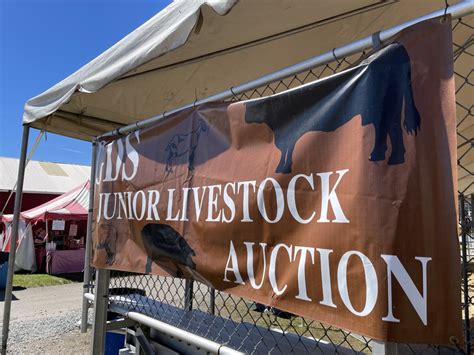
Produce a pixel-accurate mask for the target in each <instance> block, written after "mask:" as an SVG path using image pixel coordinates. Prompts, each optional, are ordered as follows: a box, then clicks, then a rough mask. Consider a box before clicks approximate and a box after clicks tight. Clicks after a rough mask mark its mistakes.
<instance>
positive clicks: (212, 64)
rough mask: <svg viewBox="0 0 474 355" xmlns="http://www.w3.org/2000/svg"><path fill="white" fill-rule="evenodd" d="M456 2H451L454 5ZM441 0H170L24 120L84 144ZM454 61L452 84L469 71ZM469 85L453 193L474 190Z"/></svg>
mask: <svg viewBox="0 0 474 355" xmlns="http://www.w3.org/2000/svg"><path fill="white" fill-rule="evenodd" d="M459 2H461V1H459V0H458V1H451V2H450V5H451V6H452V5H455V4H457V3H459ZM444 8H445V2H444V0H433V1H383V0H339V1H332V0H318V1H314V0H300V1H293V0H283V1H270V0H240V1H237V0H178V1H174V2H173V3H172V4H170V5H169V6H168V7H167V8H165V9H164V10H163V11H161V12H160V13H158V14H157V15H155V16H154V17H152V18H151V19H150V20H149V21H147V22H146V23H145V24H143V25H142V26H140V27H139V28H138V29H136V30H135V31H133V32H132V33H130V34H129V35H128V36H126V37H125V38H123V39H122V40H121V41H119V42H118V43H117V44H115V45H114V46H112V47H111V48H110V49H108V50H107V51H105V52H104V53H103V54H101V55H99V56H98V57H97V58H96V59H94V60H92V61H91V62H90V63H88V64H86V65H85V66H84V67H82V68H81V69H79V70H78V71H76V72H75V73H74V74H72V75H71V76H69V77H67V78H66V79H64V80H63V81H61V82H60V83H58V84H56V85H55V86H53V87H52V88H50V89H49V90H47V91H45V92H44V93H42V94H40V95H38V96H36V97H34V98H32V99H30V100H28V101H27V103H26V105H25V111H24V115H23V123H29V124H30V125H31V126H32V127H34V128H39V129H42V128H45V127H46V130H47V131H49V132H53V133H57V134H60V135H64V136H68V137H73V138H78V139H83V140H92V139H93V138H94V137H96V136H98V135H101V134H103V133H106V132H108V131H111V130H113V129H116V128H119V127H121V126H124V125H128V124H132V123H134V122H137V121H140V120H143V119H146V118H149V117H153V116H156V115H158V114H160V113H162V112H166V111H169V110H172V109H176V108H178V107H180V106H182V105H186V104H190V103H192V102H194V101H195V100H196V99H202V98H205V97H208V96H210V95H213V94H216V93H219V92H222V91H223V90H226V89H229V88H230V87H233V86H237V85H239V84H242V83H245V82H247V81H250V80H253V79H256V78H258V77H261V76H263V75H266V74H269V73H271V72H274V71H277V70H279V69H282V68H284V67H286V66H290V65H292V64H295V63H297V62H300V61H303V60H305V59H308V58H311V57H314V56H317V55H319V54H321V53H325V52H328V51H331V50H332V49H333V48H336V47H340V46H342V45H346V44H349V43H352V42H354V41H357V40H359V39H361V38H364V37H367V36H370V35H372V34H373V33H375V32H377V31H382V30H385V29H388V28H391V27H393V26H396V25H399V24H401V23H403V22H406V21H408V20H412V19H414V18H417V17H420V16H423V15H426V14H428V13H430V12H433V11H436V10H440V9H444ZM463 23H464V24H466V25H464V26H456V28H455V30H454V31H453V41H454V43H456V45H455V48H454V49H455V50H458V49H459V47H458V46H462V45H464V44H466V45H467V44H468V43H470V42H469V41H470V40H471V39H470V38H471V36H472V33H471V32H472V30H471V29H472V26H474V17H473V16H472V15H470V16H465V17H464V18H463ZM470 59H471V57H470V56H469V55H463V56H461V57H460V58H457V60H456V62H455V71H456V73H459V74H460V75H461V76H462V77H459V76H456V78H455V79H456V88H457V89H459V88H460V87H461V86H466V85H465V80H464V79H463V78H465V77H468V76H469V73H470V71H471V70H472V60H470ZM472 95H473V88H472V86H470V87H464V88H463V90H460V91H458V92H457V102H458V105H457V119H458V137H462V139H461V140H460V142H459V143H460V144H459V149H458V156H460V157H463V162H462V163H463V164H462V165H463V167H464V168H458V175H459V189H460V190H466V191H465V192H466V193H471V192H474V185H472V183H471V181H470V180H471V174H470V172H471V171H473V169H474V155H472V154H467V155H466V151H467V150H468V149H469V147H470V145H469V143H468V142H469V141H470V140H471V139H472V138H473V137H474V124H473V123H472V120H468V119H464V118H465V117H466V116H468V111H469V107H470V106H471V104H472Z"/></svg>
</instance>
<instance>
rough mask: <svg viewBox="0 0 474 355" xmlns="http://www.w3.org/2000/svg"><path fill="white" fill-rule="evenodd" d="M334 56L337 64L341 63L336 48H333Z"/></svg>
mask: <svg viewBox="0 0 474 355" xmlns="http://www.w3.org/2000/svg"><path fill="white" fill-rule="evenodd" d="M332 56H333V58H334V60H335V61H336V62H337V64H341V62H339V58H338V57H337V56H336V48H333V49H332Z"/></svg>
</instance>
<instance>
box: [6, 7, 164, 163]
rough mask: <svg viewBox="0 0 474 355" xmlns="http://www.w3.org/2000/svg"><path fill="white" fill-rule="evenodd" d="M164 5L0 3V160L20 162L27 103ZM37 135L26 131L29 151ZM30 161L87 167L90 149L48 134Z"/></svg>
mask: <svg viewBox="0 0 474 355" xmlns="http://www.w3.org/2000/svg"><path fill="white" fill-rule="evenodd" d="M169 2H170V1H168V0H154V1H153V0H0V156H7V157H16V158H18V157H19V154H20V143H21V132H22V126H21V119H22V115H23V106H24V104H25V102H26V101H27V100H28V99H29V98H31V97H33V96H36V95H38V94H40V93H41V92H43V91H45V90H47V89H48V88H50V87H51V86H53V85H54V84H56V83H57V82H59V81H61V80H62V79H64V78H65V77H67V76H68V75H70V74H71V73H73V72H74V71H75V70H77V69H79V68H80V67H82V66H83V65H84V64H86V63H87V62H89V61H90V60H91V59H93V58H95V57H96V56H97V55H99V54H100V53H102V52H103V51H104V50H106V49H107V48H109V47H110V46H112V45H113V44H114V43H116V42H117V41H119V40H120V39H121V38H123V37H124V36H125V35H127V34H128V33H130V32H131V31H133V30H134V29H135V28H137V27H138V26H140V25H141V24H142V23H144V22H145V21H146V20H148V19H149V18H150V17H152V16H154V15H155V14H156V13H157V12H159V11H160V10H161V9H162V8H164V7H165V6H166V5H167V4H168V3H169ZM38 133H39V131H37V130H35V129H33V130H31V131H30V145H29V147H30V148H31V146H32V144H33V142H34V140H35V139H36V137H37V135H38ZM33 159H35V160H45V161H53V162H66V163H77V164H90V144H89V143H87V142H83V141H79V140H75V139H70V138H65V137H61V136H58V135H54V134H47V140H45V139H44V138H43V140H42V141H41V143H40V144H39V146H38V148H37V150H36V152H35V154H34V156H33Z"/></svg>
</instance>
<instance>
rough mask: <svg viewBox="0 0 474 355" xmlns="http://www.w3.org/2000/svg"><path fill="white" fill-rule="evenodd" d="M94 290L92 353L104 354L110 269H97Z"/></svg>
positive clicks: (93, 354)
mask: <svg viewBox="0 0 474 355" xmlns="http://www.w3.org/2000/svg"><path fill="white" fill-rule="evenodd" d="M95 275H96V277H95V291H94V323H93V324H92V348H91V349H92V355H102V354H104V348H105V326H106V324H107V308H108V292H109V280H110V271H109V270H106V269H97V272H96V274H95Z"/></svg>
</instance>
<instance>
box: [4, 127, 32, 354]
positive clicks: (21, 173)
mask: <svg viewBox="0 0 474 355" xmlns="http://www.w3.org/2000/svg"><path fill="white" fill-rule="evenodd" d="M29 133H30V126H29V125H24V126H23V139H22V141H21V152H20V163H19V166H18V179H17V185H16V192H15V207H14V208H13V223H12V227H11V237H10V255H9V256H8V274H7V285H6V288H5V304H4V310H3V329H2V355H5V354H6V353H7V344H8V331H9V327H10V311H11V305H12V292H13V274H14V271H15V255H16V241H17V239H18V225H19V223H20V211H21V198H22V194H23V181H24V178H25V168H26V151H27V149H28V136H29Z"/></svg>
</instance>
